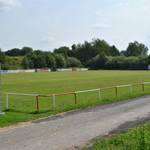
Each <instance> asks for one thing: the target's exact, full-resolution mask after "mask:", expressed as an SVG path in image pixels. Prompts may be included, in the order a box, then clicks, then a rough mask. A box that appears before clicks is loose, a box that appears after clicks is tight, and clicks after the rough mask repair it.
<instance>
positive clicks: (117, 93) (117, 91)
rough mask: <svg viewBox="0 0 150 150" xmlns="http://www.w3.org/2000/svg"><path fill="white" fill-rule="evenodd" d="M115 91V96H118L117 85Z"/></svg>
mask: <svg viewBox="0 0 150 150" xmlns="http://www.w3.org/2000/svg"><path fill="white" fill-rule="evenodd" d="M115 93H116V97H117V96H118V87H117V86H116V87H115Z"/></svg>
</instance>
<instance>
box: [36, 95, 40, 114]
mask: <svg viewBox="0 0 150 150" xmlns="http://www.w3.org/2000/svg"><path fill="white" fill-rule="evenodd" d="M36 109H37V112H39V96H36Z"/></svg>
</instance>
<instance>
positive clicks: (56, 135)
mask: <svg viewBox="0 0 150 150" xmlns="http://www.w3.org/2000/svg"><path fill="white" fill-rule="evenodd" d="M149 116H150V96H146V97H141V98H137V99H134V100H132V101H124V102H118V103H114V104H109V105H105V106H98V107H95V108H88V109H84V110H79V111H75V112H70V113H65V114H62V115H59V116H56V117H49V118H47V119H42V120H38V121H34V122H32V123H31V124H25V125H19V126H17V127H15V128H5V129H1V130H0V150H66V149H73V148H74V147H76V146H80V145H82V144H84V143H86V142H88V141H89V140H91V139H93V138H95V137H97V136H103V135H106V134H107V133H109V132H111V131H112V130H114V129H115V128H117V127H119V126H120V125H122V124H125V123H127V122H130V121H135V120H141V119H142V118H145V117H149Z"/></svg>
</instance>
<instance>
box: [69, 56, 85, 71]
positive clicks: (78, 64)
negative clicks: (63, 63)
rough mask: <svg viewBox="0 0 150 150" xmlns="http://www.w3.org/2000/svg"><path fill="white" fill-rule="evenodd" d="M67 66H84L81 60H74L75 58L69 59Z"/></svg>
mask: <svg viewBox="0 0 150 150" xmlns="http://www.w3.org/2000/svg"><path fill="white" fill-rule="evenodd" d="M67 64H68V65H67V66H68V67H72V68H73V67H82V64H81V62H80V60H78V59H77V58H74V57H69V58H68V59H67Z"/></svg>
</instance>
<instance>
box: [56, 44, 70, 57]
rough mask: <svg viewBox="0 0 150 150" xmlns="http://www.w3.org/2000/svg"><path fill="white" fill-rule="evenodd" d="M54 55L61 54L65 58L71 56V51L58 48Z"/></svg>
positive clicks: (64, 47)
mask: <svg viewBox="0 0 150 150" xmlns="http://www.w3.org/2000/svg"><path fill="white" fill-rule="evenodd" d="M54 53H56V54H61V55H63V56H64V57H65V58H67V57H70V56H72V51H71V50H70V48H69V47H66V46H63V47H60V48H58V49H55V50H54Z"/></svg>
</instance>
